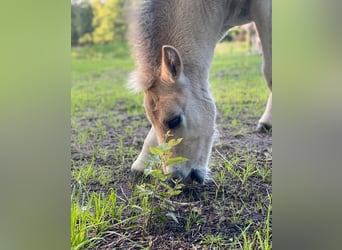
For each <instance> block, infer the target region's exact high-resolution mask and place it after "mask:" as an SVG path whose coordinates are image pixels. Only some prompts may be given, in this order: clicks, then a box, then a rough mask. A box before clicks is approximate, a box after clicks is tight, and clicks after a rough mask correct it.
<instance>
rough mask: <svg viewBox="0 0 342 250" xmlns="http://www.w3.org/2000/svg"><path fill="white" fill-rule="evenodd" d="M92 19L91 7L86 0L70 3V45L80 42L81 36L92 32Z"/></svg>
mask: <svg viewBox="0 0 342 250" xmlns="http://www.w3.org/2000/svg"><path fill="white" fill-rule="evenodd" d="M92 20H93V9H92V6H91V5H90V3H89V2H88V1H82V2H81V3H72V4H71V44H72V45H78V44H79V43H82V41H81V40H82V37H85V36H88V37H89V36H90V34H91V33H92V32H93V26H92ZM83 40H84V39H83ZM88 40H89V39H88ZM85 42H87V41H85ZM90 42H91V39H90ZM83 43H84V42H83Z"/></svg>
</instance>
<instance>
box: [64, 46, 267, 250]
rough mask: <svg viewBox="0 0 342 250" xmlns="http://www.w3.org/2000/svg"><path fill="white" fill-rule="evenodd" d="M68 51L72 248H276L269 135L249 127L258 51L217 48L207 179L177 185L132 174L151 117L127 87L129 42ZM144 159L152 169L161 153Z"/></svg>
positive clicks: (257, 88) (259, 108)
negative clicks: (214, 111)
mask: <svg viewBox="0 0 342 250" xmlns="http://www.w3.org/2000/svg"><path fill="white" fill-rule="evenodd" d="M71 56H72V89H71V98H72V105H71V127H72V138H71V143H72V145H71V148H72V152H71V154H72V161H71V175H72V178H71V249H75V250H76V249H99V248H101V249H126V248H132V249H160V248H165V249H173V248H174V249H178V248H183V249H262V250H264V249H265V250H266V249H272V227H271V223H272V202H271V197H272V194H271V193H272V187H271V181H272V156H271V155H272V145H271V136H270V135H259V134H256V133H254V127H255V125H256V123H257V120H258V119H259V117H260V116H261V114H262V112H263V109H264V107H265V104H266V101H267V98H268V90H267V87H266V84H265V83H264V80H263V78H262V75H261V70H260V69H261V57H260V56H247V49H246V46H245V44H238V43H229V44H228V43H221V44H219V45H218V46H217V48H216V51H215V57H214V61H213V64H212V68H211V76H210V82H211V91H212V93H213V96H214V99H215V101H216V105H217V108H218V118H217V126H218V130H219V132H220V137H219V138H218V140H217V142H216V146H215V147H214V149H213V153H212V159H211V163H210V164H211V169H212V178H213V182H210V183H208V184H206V185H205V186H200V185H193V186H190V187H185V188H183V189H182V191H181V192H174V191H177V190H175V189H172V188H168V187H167V186H166V185H165V182H164V181H165V180H164V177H162V176H161V175H160V173H158V172H156V174H155V175H153V176H152V177H150V179H145V180H141V179H139V180H136V181H135V182H134V181H133V180H132V179H131V178H130V165H131V164H132V163H133V161H134V160H135V158H136V157H137V155H138V154H139V150H140V149H141V146H142V143H143V141H144V137H145V136H146V135H147V132H148V130H149V123H148V121H147V119H146V116H145V113H144V108H143V106H142V102H143V95H142V94H134V93H132V92H130V91H129V90H128V89H127V88H126V81H127V78H128V75H129V73H130V72H131V71H132V70H134V61H133V59H132V56H131V54H130V51H129V48H128V46H127V45H125V44H114V45H106V46H95V47H82V48H81V47H80V48H73V49H72V53H71ZM152 151H153V152H154V154H155V156H156V155H158V153H160V151H158V149H153V150H152ZM164 160H167V159H164ZM168 160H170V159H169V158H168ZM178 160H182V159H178ZM150 161H151V164H152V163H153V164H155V166H157V167H156V168H157V169H158V164H160V159H159V160H158V159H156V158H155V157H154V158H153V157H152V158H151V159H150ZM176 161H177V159H176ZM170 162H172V160H170ZM159 169H161V166H160V168H159ZM151 178H152V179H151Z"/></svg>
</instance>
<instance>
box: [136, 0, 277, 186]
mask: <svg viewBox="0 0 342 250" xmlns="http://www.w3.org/2000/svg"><path fill="white" fill-rule="evenodd" d="M138 21H139V24H138V28H137V32H136V37H135V41H134V43H135V47H134V48H135V54H136V61H137V66H138V67H137V70H136V72H135V73H134V74H133V75H132V78H131V80H130V82H131V85H132V86H133V87H134V88H135V89H137V90H141V91H144V107H145V111H146V114H147V117H148V119H149V121H150V122H151V124H152V128H151V130H150V132H149V134H148V136H147V137H146V139H145V142H144V145H143V149H142V151H141V153H140V155H139V156H138V158H137V160H136V161H135V162H134V163H133V165H132V171H134V172H142V171H143V169H144V167H145V161H146V157H147V154H148V153H149V147H150V146H156V145H158V144H161V143H164V142H165V140H166V139H165V134H166V132H167V131H169V130H171V132H172V134H173V136H174V137H176V138H183V141H182V143H181V144H179V145H177V146H176V147H175V148H174V149H173V156H183V157H186V158H188V159H189V161H187V162H184V163H180V164H178V165H175V166H170V167H166V166H165V168H164V169H165V172H166V173H173V175H174V176H176V177H178V178H180V179H182V181H183V182H188V181H189V180H190V179H195V180H196V181H198V182H200V183H203V182H204V181H205V180H206V179H208V176H209V167H208V163H209V158H210V153H211V149H212V143H213V139H214V134H215V119H216V108H215V104H214V101H213V98H212V96H211V94H210V91H209V82H208V78H209V71H210V66H211V61H212V58H213V54H214V49H215V46H216V44H217V42H218V41H219V40H220V39H221V38H222V37H223V35H224V34H225V33H226V31H227V30H228V29H229V28H230V27H233V26H235V25H241V24H245V23H248V22H251V21H255V23H256V26H257V28H258V30H259V33H260V37H261V42H262V44H263V51H264V57H267V56H270V58H267V59H266V58H264V73H265V77H266V80H267V82H268V85H269V86H270V88H271V82H272V80H271V74H270V73H271V69H270V67H271V63H272V62H271V43H272V41H271V40H270V39H271V0H216V1H206V0H187V1H184V0H150V1H145V2H144V3H143V6H142V9H141V12H140V15H139V17H138ZM263 31H265V32H263ZM264 33H269V35H267V34H266V35H264ZM271 107H272V99H271V96H270V98H269V105H268V106H267V108H266V111H265V113H264V115H263V116H262V118H261V119H260V121H259V127H260V126H264V125H266V126H271Z"/></svg>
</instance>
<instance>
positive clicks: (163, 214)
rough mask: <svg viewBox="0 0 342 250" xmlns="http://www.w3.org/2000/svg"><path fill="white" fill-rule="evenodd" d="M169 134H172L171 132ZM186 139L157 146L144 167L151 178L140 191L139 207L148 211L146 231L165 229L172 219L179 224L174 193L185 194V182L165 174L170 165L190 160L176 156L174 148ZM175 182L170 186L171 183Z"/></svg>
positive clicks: (145, 211) (146, 212)
mask: <svg viewBox="0 0 342 250" xmlns="http://www.w3.org/2000/svg"><path fill="white" fill-rule="evenodd" d="M166 136H167V137H170V136H172V135H171V134H170V133H169V132H168V133H167V135H166ZM181 141H182V139H171V140H168V142H167V143H164V144H160V145H159V146H157V147H151V148H150V152H151V154H152V155H150V156H149V158H148V160H147V162H146V165H147V167H146V168H145V170H144V177H149V178H150V182H149V183H143V184H141V185H137V187H136V188H137V191H138V194H139V197H140V198H141V206H140V207H138V208H140V209H141V210H142V211H143V214H144V225H143V229H144V231H147V232H150V231H152V230H153V229H157V228H158V229H159V230H163V229H164V228H165V226H166V224H167V221H168V218H171V219H172V220H173V221H175V222H176V223H178V219H177V216H176V214H175V213H174V212H175V206H174V204H173V203H172V201H171V200H170V199H171V198H172V197H173V196H177V195H179V194H180V193H182V188H183V184H180V183H179V181H177V180H173V179H172V176H171V174H164V173H163V170H162V169H164V170H165V168H166V167H168V166H171V165H174V164H177V163H181V162H184V161H186V160H187V159H186V158H183V157H174V158H173V157H172V148H173V147H175V146H177V145H178V144H179V143H181ZM170 183H171V184H172V185H169V184H170Z"/></svg>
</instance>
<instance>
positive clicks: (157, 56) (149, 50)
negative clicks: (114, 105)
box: [129, 0, 250, 91]
mask: <svg viewBox="0 0 342 250" xmlns="http://www.w3.org/2000/svg"><path fill="white" fill-rule="evenodd" d="M249 1H250V0H219V1H212V0H210V1H208V0H145V1H143V3H142V5H141V8H140V10H139V12H138V13H137V15H136V17H135V18H137V20H138V23H137V25H136V30H135V31H134V35H133V41H132V42H133V52H134V54H135V59H136V62H137V70H136V71H135V72H134V73H133V74H131V77H130V80H129V87H130V88H131V89H133V90H135V91H142V90H146V89H148V88H149V87H150V86H151V84H152V83H153V82H154V81H155V80H156V79H155V78H156V76H158V75H159V71H160V64H161V52H162V50H161V48H162V46H163V45H172V46H174V47H175V48H177V50H178V51H179V52H180V54H181V55H182V57H183V62H184V66H185V70H186V69H189V67H191V65H192V64H196V60H193V59H194V58H192V57H191V56H192V54H191V53H194V52H193V51H194V44H196V34H194V32H193V28H194V27H193V26H194V25H197V26H198V25H202V26H203V27H205V26H204V25H205V23H206V21H207V20H210V18H214V17H215V16H214V15H213V13H216V12H217V11H219V10H220V8H221V10H222V7H224V9H225V10H227V11H228V10H229V13H227V14H226V18H222V24H221V25H222V29H224V25H225V22H227V18H233V17H235V16H238V15H241V14H243V12H244V11H245V8H244V6H246V3H247V2H249ZM218 3H219V4H221V5H222V4H224V6H221V5H219V4H218ZM190 7H191V8H190ZM184 10H186V11H184ZM195 14H199V15H200V18H199V19H198V20H200V21H199V22H201V23H194V22H196V21H194V20H193V15H195ZM198 20H197V21H198ZM227 28H228V27H226V29H227ZM204 29H205V28H204ZM225 31H226V30H225ZM225 31H224V32H223V33H225ZM222 35H223V34H218V36H219V39H220V38H222ZM219 39H217V40H219Z"/></svg>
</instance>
